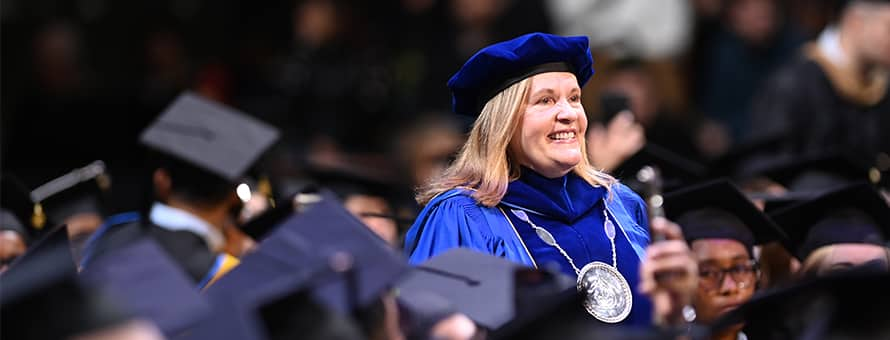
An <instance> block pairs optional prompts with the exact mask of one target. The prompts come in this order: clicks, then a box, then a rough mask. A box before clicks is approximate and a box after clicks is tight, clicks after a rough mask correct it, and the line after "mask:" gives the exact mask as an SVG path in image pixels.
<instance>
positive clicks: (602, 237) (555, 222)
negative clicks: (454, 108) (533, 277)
mask: <svg viewBox="0 0 890 340" xmlns="http://www.w3.org/2000/svg"><path fill="white" fill-rule="evenodd" d="M523 170H525V171H523V174H522V176H521V177H520V179H519V180H516V181H513V182H511V183H510V186H509V187H508V188H507V193H506V195H504V198H503V199H502V200H501V206H503V207H504V208H505V209H504V210H506V211H507V212H508V213H507V217H508V219H509V221H510V223H511V224H512V226H513V227H514V228H515V229H516V230H517V231H518V233H519V235H520V237H521V238H522V240H523V241H524V243H525V245H526V247H528V250H529V252H530V253H531V255H532V257H533V258H534V259H535V262H536V263H537V265H538V267H543V266H548V267H555V268H559V269H560V270H561V271H562V272H563V273H565V274H567V275H569V276H571V277H576V276H577V275H576V273H575V270H574V268H573V267H572V266H571V264H570V263H569V261H568V259H566V258H565V256H563V255H562V253H560V252H559V250H558V249H557V248H556V247H553V246H551V245H548V244H547V243H544V241H543V240H541V238H540V237H538V235H537V233H535V230H534V229H533V228H532V226H531V225H530V224H528V223H526V222H524V221H522V220H521V219H519V218H518V217H516V216H515V215H514V214H513V213H512V210H514V209H519V210H522V211H525V212H526V214H527V215H528V218H529V220H531V221H532V222H534V223H535V225H537V226H538V227H541V228H544V229H546V230H547V231H548V232H550V234H551V235H553V237H554V238H555V239H556V242H557V243H558V244H559V246H560V247H562V248H563V250H565V251H566V253H567V254H568V255H569V257H571V258H572V261H574V263H575V266H577V267H578V269H582V268H583V267H584V265H586V264H588V263H590V262H594V261H599V262H602V263H605V264H608V265H612V244H611V242H610V241H609V238H608V237H607V236H606V233H605V231H604V229H603V223H604V222H605V215H606V214H608V218H609V219H610V220H611V221H612V223H614V224H615V225H616V228H617V229H618V230H616V234H615V254H616V263H617V266H618V271H619V272H621V274H622V275H623V276H624V278H625V279H626V280H627V282H628V284H629V285H630V287H631V289H632V290H633V291H634V297H633V304H634V305H633V309H632V310H631V314H630V315H629V316H628V318H627V319H625V321H624V322H622V323H624V324H634V325H646V324H649V323H650V322H651V317H652V316H651V305H650V302H649V301H648V299H647V297H646V296H645V295H642V294H639V293H637V292H636V290H637V289H636V287H637V285H638V284H639V282H640V277H639V270H640V269H639V267H640V263H641V258H640V256H639V255H638V253H637V250H636V248H640V245H638V246H637V247H635V246H634V244H632V240H634V239H633V238H631V237H630V234H628V233H627V232H626V230H627V229H629V228H630V227H631V225H630V224H633V227H635V228H637V227H639V223H637V222H636V221H633V219H631V218H629V217H631V216H629V215H628V213H627V212H626V211H625V210H624V209H623V207H615V206H614V204H606V202H607V201H608V200H609V197H608V195H609V192H608V191H607V190H606V189H605V188H604V187H592V186H591V185H590V184H589V183H587V182H586V181H585V180H584V179H582V178H580V177H578V176H577V175H575V174H573V173H571V174H569V175H566V176H564V177H562V178H555V179H550V178H545V177H543V176H540V175H538V174H536V173H535V172H533V171H530V170H526V169H523ZM614 199H616V200H617V199H618V198H617V197H616V198H614ZM641 246H642V247H645V244H642V245H641Z"/></svg>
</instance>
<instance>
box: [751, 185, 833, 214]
mask: <svg viewBox="0 0 890 340" xmlns="http://www.w3.org/2000/svg"><path fill="white" fill-rule="evenodd" d="M819 193H820V191H786V192H782V193H770V192H754V193H748V194H746V195H745V196H746V197H748V199H749V200H752V201H755V200H759V201H762V202H763V212H764V213H765V214H767V216H769V215H770V214H772V213H774V212H776V211H779V210H781V209H784V208H786V207H790V206H792V205H794V204H797V203H800V202H803V201H807V200H811V199H813V198H816V197H819Z"/></svg>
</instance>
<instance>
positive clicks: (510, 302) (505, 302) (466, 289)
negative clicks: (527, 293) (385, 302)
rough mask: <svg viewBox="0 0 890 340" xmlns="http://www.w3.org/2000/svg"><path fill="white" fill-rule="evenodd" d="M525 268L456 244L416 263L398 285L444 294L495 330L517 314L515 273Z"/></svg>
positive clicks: (461, 310) (475, 318)
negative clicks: (422, 261)
mask: <svg viewBox="0 0 890 340" xmlns="http://www.w3.org/2000/svg"><path fill="white" fill-rule="evenodd" d="M522 268H526V267H524V266H523V265H521V264H518V263H515V262H511V261H508V260H506V259H503V258H500V257H497V256H492V255H489V254H485V253H481V252H478V251H474V250H470V249H464V248H455V249H451V250H448V251H446V252H444V253H442V254H440V255H438V256H435V257H433V258H431V259H429V260H427V261H426V262H424V263H421V264H420V265H418V266H417V267H415V268H414V270H413V271H412V272H411V273H410V274H409V275H408V276H406V278H405V279H404V280H402V281H401V282H400V283H399V285H398V288H399V291H400V292H402V291H407V292H412V291H421V292H423V291H426V292H432V293H435V294H437V295H439V296H442V297H444V298H445V299H447V300H448V301H451V303H452V304H453V305H454V308H455V309H456V310H457V311H459V312H461V313H463V314H466V315H467V316H468V317H469V318H470V319H472V320H473V321H475V322H476V323H478V324H480V325H482V326H483V327H486V328H488V329H491V330H494V329H498V328H500V327H501V326H503V325H505V324H507V323H508V322H510V320H512V319H513V318H514V316H515V315H516V303H515V302H516V300H515V297H516V294H515V291H514V273H515V272H516V271H517V270H519V269H522ZM409 294H410V293H409Z"/></svg>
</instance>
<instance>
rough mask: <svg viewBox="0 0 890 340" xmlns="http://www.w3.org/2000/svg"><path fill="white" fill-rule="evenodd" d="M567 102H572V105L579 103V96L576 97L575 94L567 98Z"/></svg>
mask: <svg viewBox="0 0 890 340" xmlns="http://www.w3.org/2000/svg"><path fill="white" fill-rule="evenodd" d="M569 101H570V102H572V103H577V102H580V101H581V96H579V95H577V94H576V95H573V96H571V97H569Z"/></svg>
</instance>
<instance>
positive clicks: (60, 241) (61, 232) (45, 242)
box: [10, 225, 77, 270]
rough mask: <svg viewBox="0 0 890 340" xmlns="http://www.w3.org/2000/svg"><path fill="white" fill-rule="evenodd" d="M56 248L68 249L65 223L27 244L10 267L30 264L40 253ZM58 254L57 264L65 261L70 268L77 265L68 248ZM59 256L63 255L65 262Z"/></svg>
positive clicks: (73, 268)
mask: <svg viewBox="0 0 890 340" xmlns="http://www.w3.org/2000/svg"><path fill="white" fill-rule="evenodd" d="M56 248H65V249H69V241H68V228H67V227H66V226H65V225H60V226H57V227H55V228H53V229H51V230H49V231H47V232H46V233H45V234H44V235H43V236H41V237H40V238H39V239H37V240H36V241H34V242H33V243H32V244H31V245H30V246H28V249H27V250H26V251H25V253H24V254H22V256H21V257H19V258H18V259H16V260H15V261H14V262H13V263H12V264H10V267H18V266H30V265H29V264H28V263H29V262H31V261H32V259H34V258H39V257H41V254H43V253H46V252H50V251H54V250H55V249H56ZM58 256H60V258H59V264H58V265H61V263H67V264H68V265H69V266H71V269H72V270H75V269H76V268H77V265H76V263H75V262H74V256H72V254H71V251H70V250H69V251H68V252H64V253H61V254H59V255H58ZM61 257H64V258H65V259H66V260H67V262H66V261H64V260H62V259H61Z"/></svg>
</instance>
